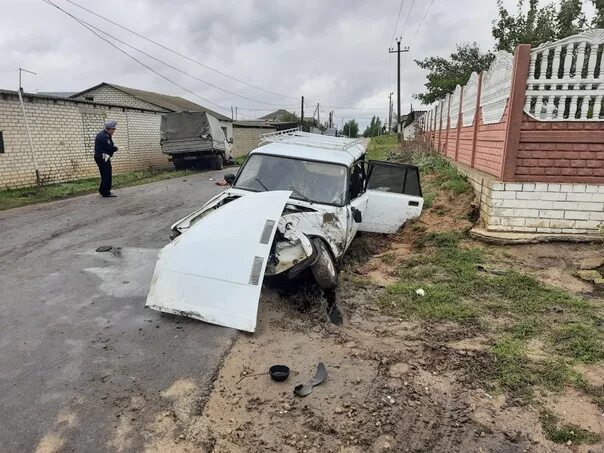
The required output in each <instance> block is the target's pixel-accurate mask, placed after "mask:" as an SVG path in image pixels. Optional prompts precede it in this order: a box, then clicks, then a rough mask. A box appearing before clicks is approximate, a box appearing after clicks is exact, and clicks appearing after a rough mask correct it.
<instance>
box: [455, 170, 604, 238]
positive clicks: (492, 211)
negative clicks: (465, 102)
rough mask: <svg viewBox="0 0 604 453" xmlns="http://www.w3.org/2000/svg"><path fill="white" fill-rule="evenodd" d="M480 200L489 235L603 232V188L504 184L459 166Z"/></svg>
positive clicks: (577, 185) (482, 218)
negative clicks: (494, 232) (500, 233)
mask: <svg viewBox="0 0 604 453" xmlns="http://www.w3.org/2000/svg"><path fill="white" fill-rule="evenodd" d="M457 168H458V170H459V171H460V172H462V173H463V174H465V175H466V176H467V177H468V181H469V182H470V183H471V184H472V186H473V187H474V190H475V192H476V194H477V196H478V197H480V198H481V199H480V209H481V212H480V217H481V220H480V221H481V223H482V225H483V226H484V227H485V228H486V229H487V230H488V231H508V232H519V233H556V234H561V233H564V234H585V233H597V232H601V231H604V184H549V183H504V182H501V181H497V180H496V179H494V178H493V177H492V176H490V175H486V174H484V173H482V172H480V171H477V170H474V169H470V168H468V167H465V166H463V165H457Z"/></svg>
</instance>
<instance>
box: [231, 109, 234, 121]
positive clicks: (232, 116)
mask: <svg viewBox="0 0 604 453" xmlns="http://www.w3.org/2000/svg"><path fill="white" fill-rule="evenodd" d="M231 119H232V120H234V119H235V115H233V106H232V105H231Z"/></svg>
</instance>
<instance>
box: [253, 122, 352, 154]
mask: <svg viewBox="0 0 604 453" xmlns="http://www.w3.org/2000/svg"><path fill="white" fill-rule="evenodd" d="M362 142H363V139H362V138H346V137H332V136H330V135H320V134H311V133H310V132H304V131H301V130H300V128H299V127H295V128H292V129H285V130H282V131H278V132H270V133H268V134H262V135H261V136H260V143H261V144H264V143H286V144H289V145H300V146H311V147H313V148H324V149H331V150H335V151H346V150H348V149H349V148H351V147H353V146H355V145H358V144H359V143H362Z"/></svg>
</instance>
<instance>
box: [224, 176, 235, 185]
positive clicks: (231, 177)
mask: <svg viewBox="0 0 604 453" xmlns="http://www.w3.org/2000/svg"><path fill="white" fill-rule="evenodd" d="M224 180H225V181H226V182H228V183H229V186H232V185H233V184H234V183H235V174H234V173H227V174H226V175H224Z"/></svg>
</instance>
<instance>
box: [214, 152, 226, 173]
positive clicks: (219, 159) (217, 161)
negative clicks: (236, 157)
mask: <svg viewBox="0 0 604 453" xmlns="http://www.w3.org/2000/svg"><path fill="white" fill-rule="evenodd" d="M223 168H224V156H223V155H222V154H220V153H219V154H216V157H215V158H214V170H222V169H223Z"/></svg>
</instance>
